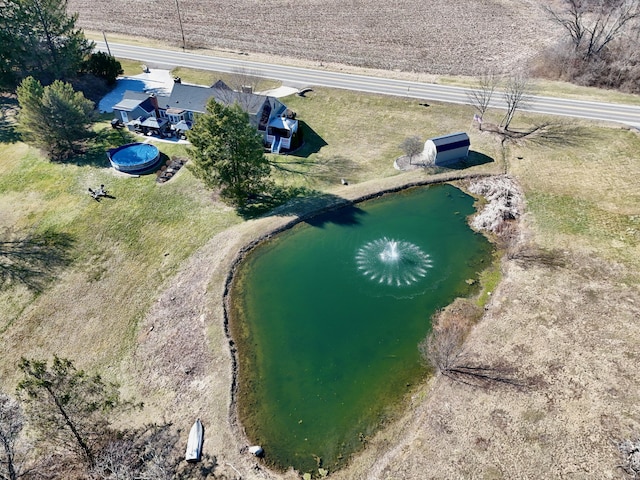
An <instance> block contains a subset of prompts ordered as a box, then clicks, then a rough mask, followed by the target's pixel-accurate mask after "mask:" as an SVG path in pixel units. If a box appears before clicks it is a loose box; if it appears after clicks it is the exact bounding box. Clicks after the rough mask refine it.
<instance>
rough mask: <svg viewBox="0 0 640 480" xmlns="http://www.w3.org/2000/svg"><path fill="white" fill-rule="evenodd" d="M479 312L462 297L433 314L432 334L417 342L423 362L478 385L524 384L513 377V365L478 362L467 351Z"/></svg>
mask: <svg viewBox="0 0 640 480" xmlns="http://www.w3.org/2000/svg"><path fill="white" fill-rule="evenodd" d="M478 315H479V313H478V311H477V307H476V306H474V305H473V304H471V303H469V302H468V301H465V300H462V299H459V300H458V301H456V302H454V304H452V305H451V306H450V307H449V308H447V309H445V310H442V311H440V312H438V313H437V314H436V315H434V317H433V319H432V324H433V329H432V331H431V333H430V334H429V335H428V336H427V337H426V338H425V339H424V340H423V341H422V342H420V344H419V345H418V349H419V351H420V355H421V356H422V359H423V361H425V362H426V363H427V364H428V365H430V366H431V367H432V368H434V369H436V370H437V371H438V372H440V373H441V374H442V375H444V376H445V377H447V378H450V379H452V380H455V381H457V382H460V383H465V384H468V385H473V386H476V387H486V386H488V385H490V384H495V383H503V384H507V385H511V386H517V387H519V386H521V384H520V383H519V382H518V381H517V380H515V379H514V378H513V377H512V375H513V373H514V370H513V369H512V368H509V367H505V366H499V367H493V366H484V365H478V364H477V362H474V361H473V360H472V359H471V358H469V356H468V355H465V354H464V348H463V347H464V341H465V337H466V336H467V333H468V331H469V329H470V328H471V324H472V322H473V321H474V319H475V318H477V316H478Z"/></svg>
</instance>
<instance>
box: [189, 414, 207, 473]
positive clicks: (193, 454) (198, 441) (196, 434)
mask: <svg viewBox="0 0 640 480" xmlns="http://www.w3.org/2000/svg"><path fill="white" fill-rule="evenodd" d="M203 440H204V427H203V426H202V422H201V421H200V419H199V418H198V419H197V420H196V421H195V422H194V424H193V425H192V427H191V431H190V432H189V440H187V452H186V453H185V456H184V458H185V460H186V461H187V462H199V461H200V458H201V457H202V442H203Z"/></svg>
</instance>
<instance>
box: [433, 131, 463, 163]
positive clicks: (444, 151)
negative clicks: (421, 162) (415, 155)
mask: <svg viewBox="0 0 640 480" xmlns="http://www.w3.org/2000/svg"><path fill="white" fill-rule="evenodd" d="M470 145H471V142H470V140H469V135H467V134H466V133H465V132H458V133H451V134H449V135H442V136H441V137H435V138H430V139H429V140H427V141H426V142H425V143H424V151H423V153H422V154H423V156H424V158H425V162H426V163H430V164H433V165H438V166H443V165H448V164H450V163H455V162H456V161H458V160H461V159H465V158H467V157H468V156H469V146H470Z"/></svg>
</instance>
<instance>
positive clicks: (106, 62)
mask: <svg viewBox="0 0 640 480" xmlns="http://www.w3.org/2000/svg"><path fill="white" fill-rule="evenodd" d="M85 69H86V71H87V72H89V73H92V74H93V75H95V76H96V77H100V78H104V79H105V80H106V81H107V84H108V85H113V84H114V83H116V79H117V78H118V75H122V73H123V70H122V65H121V64H120V62H119V61H118V60H116V59H115V57H112V56H111V55H109V54H106V53H104V52H96V53H93V54H91V56H90V57H89V60H87V63H86V66H85Z"/></svg>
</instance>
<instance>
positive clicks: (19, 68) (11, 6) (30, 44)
mask: <svg viewBox="0 0 640 480" xmlns="http://www.w3.org/2000/svg"><path fill="white" fill-rule="evenodd" d="M77 19H78V15H77V14H75V15H68V14H67V1H66V0H0V45H1V46H2V47H1V48H0V60H1V61H0V88H15V86H16V85H17V83H19V82H20V80H21V79H23V78H24V77H26V76H27V75H31V76H33V77H35V78H37V79H38V80H40V81H41V82H43V83H44V84H45V85H47V84H50V83H51V82H53V81H54V80H64V79H69V78H71V77H74V76H75V75H76V74H77V73H78V72H79V71H80V70H81V68H82V65H83V62H84V61H85V60H86V59H87V58H88V56H89V55H90V54H91V51H92V50H93V47H94V44H93V42H90V41H88V40H87V39H86V38H85V37H84V33H83V32H82V30H80V29H78V28H76V21H77Z"/></svg>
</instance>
